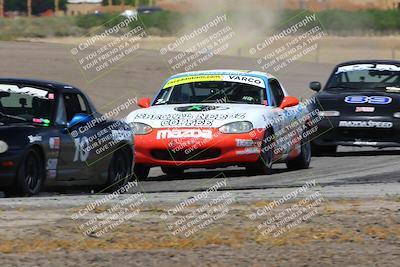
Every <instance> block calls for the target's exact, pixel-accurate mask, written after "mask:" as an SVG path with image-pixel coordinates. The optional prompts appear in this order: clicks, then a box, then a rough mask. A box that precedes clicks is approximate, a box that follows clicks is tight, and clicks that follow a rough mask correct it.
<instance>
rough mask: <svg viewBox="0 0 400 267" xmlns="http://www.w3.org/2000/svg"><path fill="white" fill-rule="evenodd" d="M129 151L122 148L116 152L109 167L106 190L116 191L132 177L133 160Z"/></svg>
mask: <svg viewBox="0 0 400 267" xmlns="http://www.w3.org/2000/svg"><path fill="white" fill-rule="evenodd" d="M131 159H132V158H131V155H130V153H129V151H128V150H127V149H125V148H120V149H118V150H117V151H115V152H114V154H113V156H112V158H111V161H110V165H109V167H108V179H107V184H106V191H108V192H114V191H116V190H118V189H120V188H121V187H123V186H125V185H126V184H127V183H128V182H129V180H130V179H131V175H132V173H131V169H132V160H131Z"/></svg>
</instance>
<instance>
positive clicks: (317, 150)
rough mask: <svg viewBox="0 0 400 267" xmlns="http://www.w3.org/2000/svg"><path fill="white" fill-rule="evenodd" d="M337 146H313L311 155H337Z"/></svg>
mask: <svg viewBox="0 0 400 267" xmlns="http://www.w3.org/2000/svg"><path fill="white" fill-rule="evenodd" d="M336 150H337V146H335V145H334V146H320V145H316V144H314V143H313V144H311V153H312V155H313V156H317V157H318V156H324V155H326V156H329V155H333V154H335V153H336Z"/></svg>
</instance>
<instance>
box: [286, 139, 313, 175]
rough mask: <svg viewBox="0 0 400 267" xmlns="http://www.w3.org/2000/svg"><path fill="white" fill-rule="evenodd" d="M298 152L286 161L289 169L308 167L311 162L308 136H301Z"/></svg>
mask: <svg viewBox="0 0 400 267" xmlns="http://www.w3.org/2000/svg"><path fill="white" fill-rule="evenodd" d="M300 150H301V152H300V154H299V155H298V156H297V157H296V158H294V159H290V160H288V161H286V166H287V168H288V169H289V170H300V169H308V167H310V162H311V144H310V140H309V138H308V137H306V138H302V140H301V147H300Z"/></svg>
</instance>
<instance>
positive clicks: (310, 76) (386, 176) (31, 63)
mask: <svg viewBox="0 0 400 267" xmlns="http://www.w3.org/2000/svg"><path fill="white" fill-rule="evenodd" d="M69 51H70V47H69V46H65V45H59V44H47V43H28V42H0V57H1V58H2V60H1V61H0V71H1V76H3V77H30V78H41V79H49V80H56V81H62V82H67V83H71V84H74V85H76V86H78V87H80V88H82V89H83V90H84V91H85V92H86V93H87V94H88V95H89V96H90V97H91V98H92V99H93V100H94V102H95V104H96V105H97V106H98V107H99V109H100V111H104V108H103V107H106V105H108V103H110V102H112V101H114V100H115V95H116V92H118V95H119V96H121V97H122V98H121V99H120V100H123V98H124V97H126V96H130V97H138V98H140V97H145V96H147V97H152V96H153V95H154V93H155V92H156V91H157V90H158V88H159V86H160V85H161V83H162V82H163V80H165V79H166V78H167V77H168V76H169V75H170V74H171V71H170V69H169V68H168V66H167V65H166V64H165V61H164V60H163V59H162V58H161V56H160V54H159V52H158V51H152V50H139V51H137V53H136V55H134V56H132V57H131V58H129V59H128V60H127V61H125V63H124V64H121V65H119V66H118V67H117V68H115V69H113V70H112V71H111V72H110V73H108V74H107V75H105V76H103V77H101V78H99V79H97V80H95V81H94V82H91V83H88V82H87V81H86V80H85V79H84V78H83V76H82V75H81V73H80V70H79V66H78V65H77V64H76V63H75V62H74V61H73V60H72V58H71V55H70V52H69ZM332 67H333V66H332V65H329V64H319V63H305V62H297V63H295V64H292V65H290V66H289V67H288V68H287V69H285V70H283V71H281V72H280V73H276V74H275V75H276V76H277V77H278V78H280V80H281V81H282V82H283V84H284V86H285V88H286V89H287V90H288V91H289V93H290V94H292V95H295V96H299V97H303V98H306V97H308V96H310V95H311V94H312V92H311V91H310V90H309V89H308V83H309V82H310V81H312V80H319V81H322V82H323V81H325V80H326V78H327V77H328V76H329V74H330V71H331V69H332ZM213 68H218V69H222V68H230V69H231V68H233V69H234V68H237V69H254V70H259V67H258V66H257V65H256V62H255V60H254V59H249V58H239V57H224V56H221V57H217V58H215V59H213V60H212V61H210V62H209V64H208V65H205V66H203V68H202V69H213ZM399 158H400V150H388V149H384V150H378V149H368V148H339V152H338V153H336V154H335V155H333V156H329V157H314V158H313V159H312V163H311V167H310V169H307V170H300V171H288V170H287V169H286V167H285V165H284V164H276V165H274V170H273V174H272V175H268V176H248V175H247V174H246V172H245V171H244V169H240V168H228V169H217V170H200V169H198V170H188V171H186V172H185V174H183V175H181V176H179V177H167V176H165V175H164V174H163V173H162V172H161V170H160V169H159V168H154V169H152V170H151V173H150V177H149V178H148V179H147V180H146V181H142V182H140V186H139V187H138V188H137V190H140V191H142V192H148V193H150V192H154V193H158V192H191V191H198V190H202V189H204V188H207V187H208V186H209V185H212V184H213V183H215V182H217V181H218V180H221V179H224V178H227V187H226V188H225V189H226V190H248V191H249V192H250V191H251V192H253V191H254V189H257V190H270V189H278V188H287V189H289V188H292V187H297V186H301V185H303V184H304V183H305V182H307V181H310V180H313V179H315V180H316V182H317V183H318V184H319V185H320V186H322V187H326V188H331V189H332V190H331V192H336V194H335V193H332V196H333V197H357V196H359V195H360V194H364V195H365V196H385V195H387V194H389V195H390V194H395V193H396V192H400V165H399V164H398V162H399ZM265 192H267V191H265ZM268 192H270V191H268ZM44 195H48V194H44Z"/></svg>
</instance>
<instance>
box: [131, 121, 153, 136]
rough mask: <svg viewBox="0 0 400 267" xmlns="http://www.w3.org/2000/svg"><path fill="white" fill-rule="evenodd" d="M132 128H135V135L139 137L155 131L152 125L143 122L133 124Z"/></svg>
mask: <svg viewBox="0 0 400 267" xmlns="http://www.w3.org/2000/svg"><path fill="white" fill-rule="evenodd" d="M132 128H133V133H134V134H138V135H140V134H149V133H151V132H152V131H153V128H151V126H150V125H147V124H145V123H141V122H134V123H133V124H132Z"/></svg>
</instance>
